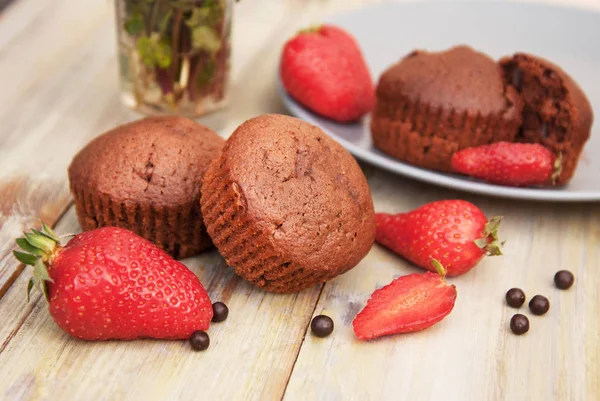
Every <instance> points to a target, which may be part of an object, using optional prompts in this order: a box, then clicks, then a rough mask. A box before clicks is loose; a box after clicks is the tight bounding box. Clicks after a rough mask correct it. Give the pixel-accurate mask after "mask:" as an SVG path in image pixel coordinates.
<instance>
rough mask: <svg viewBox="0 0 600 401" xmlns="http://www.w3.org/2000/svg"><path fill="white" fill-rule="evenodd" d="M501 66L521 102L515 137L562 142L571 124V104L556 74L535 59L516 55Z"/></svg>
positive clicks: (533, 140) (542, 141)
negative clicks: (520, 118) (509, 61)
mask: <svg viewBox="0 0 600 401" xmlns="http://www.w3.org/2000/svg"><path fill="white" fill-rule="evenodd" d="M504 69H505V71H506V76H507V77H508V78H509V83H510V84H512V85H513V86H514V87H515V88H516V89H517V90H518V91H519V93H520V94H521V97H522V98H523V100H524V103H525V107H524V109H523V126H522V127H521V130H520V132H519V135H518V139H520V140H524V141H526V142H540V143H544V144H547V145H550V144H552V145H554V146H556V145H557V144H559V143H562V142H563V141H564V140H565V137H566V133H567V131H568V129H569V126H570V124H571V117H570V113H571V105H570V104H569V103H568V102H567V101H566V91H565V89H564V87H563V85H562V80H561V79H560V77H559V76H558V74H557V73H556V72H555V71H553V70H551V69H550V68H546V67H544V66H542V65H540V64H539V63H536V62H535V61H528V60H525V59H519V58H516V59H515V60H514V62H512V63H510V64H508V65H505V66H504Z"/></svg>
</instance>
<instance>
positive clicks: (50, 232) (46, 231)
mask: <svg viewBox="0 0 600 401" xmlns="http://www.w3.org/2000/svg"><path fill="white" fill-rule="evenodd" d="M42 232H43V233H44V235H46V236H48V237H50V238H51V239H53V240H54V241H56V242H60V238H58V235H56V233H55V232H54V230H52V229H51V228H50V227H49V226H48V225H47V224H46V223H44V222H43V221H42Z"/></svg>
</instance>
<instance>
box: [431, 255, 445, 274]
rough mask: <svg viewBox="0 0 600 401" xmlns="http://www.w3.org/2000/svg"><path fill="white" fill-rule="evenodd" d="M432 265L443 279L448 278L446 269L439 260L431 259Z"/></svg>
mask: <svg viewBox="0 0 600 401" xmlns="http://www.w3.org/2000/svg"><path fill="white" fill-rule="evenodd" d="M431 264H432V265H433V267H435V270H436V271H437V272H438V274H439V275H440V276H442V278H444V277H446V269H445V268H444V266H443V265H442V264H441V263H440V262H439V260H436V259H433V258H431Z"/></svg>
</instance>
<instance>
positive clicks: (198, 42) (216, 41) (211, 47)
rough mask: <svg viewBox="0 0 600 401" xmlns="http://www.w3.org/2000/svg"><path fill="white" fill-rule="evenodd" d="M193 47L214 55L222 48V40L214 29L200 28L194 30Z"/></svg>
mask: <svg viewBox="0 0 600 401" xmlns="http://www.w3.org/2000/svg"><path fill="white" fill-rule="evenodd" d="M192 46H193V47H194V49H202V50H205V51H207V52H209V53H213V54H214V53H216V52H217V51H218V50H219V48H220V47H221V39H220V38H219V36H218V35H217V34H216V33H215V31H214V30H213V29H211V28H209V27H207V26H198V27H196V28H194V29H193V30H192Z"/></svg>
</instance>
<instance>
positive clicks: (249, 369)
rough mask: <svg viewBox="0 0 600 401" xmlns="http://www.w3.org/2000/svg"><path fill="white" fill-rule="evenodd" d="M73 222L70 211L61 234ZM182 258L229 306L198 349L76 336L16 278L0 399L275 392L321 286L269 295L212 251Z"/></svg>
mask: <svg viewBox="0 0 600 401" xmlns="http://www.w3.org/2000/svg"><path fill="white" fill-rule="evenodd" d="M78 229H79V227H78V225H77V222H76V219H75V213H74V210H73V209H71V210H70V211H69V212H68V213H67V215H66V216H65V218H64V219H63V220H62V221H61V224H60V226H59V227H58V231H59V232H72V231H74V230H78ZM185 263H186V265H187V266H188V267H189V268H190V269H191V270H192V271H193V272H194V273H196V274H197V275H198V276H199V277H200V280H201V281H202V282H203V283H204V284H205V286H206V288H207V290H208V292H209V294H210V296H211V299H213V300H215V301H216V300H221V301H224V302H225V303H226V304H227V305H228V306H229V310H230V313H229V317H228V319H227V320H226V321H225V322H222V323H218V324H213V325H212V326H211V328H210V330H209V334H210V337H211V346H210V348H209V349H208V350H207V351H205V352H202V353H198V352H194V351H192V350H191V348H190V347H189V344H188V343H187V342H186V341H152V340H143V341H121V342H119V341H109V342H85V341H79V340H76V339H73V338H71V337H69V336H68V335H67V334H65V333H64V332H62V331H61V330H60V329H59V328H58V326H57V325H56V324H55V323H54V321H53V320H52V319H51V317H50V315H49V313H48V310H47V307H46V305H45V302H44V301H39V302H37V303H36V304H35V306H34V307H33V308H32V307H31V306H25V300H24V294H25V284H26V280H25V279H24V278H21V277H20V278H19V280H17V282H15V284H14V285H13V286H11V288H10V289H9V291H8V292H7V294H6V295H5V297H4V299H3V300H2V302H0V316H6V317H8V319H7V321H5V322H4V323H6V324H4V323H3V325H2V326H1V329H0V334H1V335H2V337H1V338H0V344H2V342H5V343H6V340H7V339H9V340H10V341H8V343H7V344H6V345H5V349H4V350H3V351H1V352H0V399H6V400H19V399H24V400H25V399H50V398H51V399H60V400H69V399H72V400H83V399H86V400H118V399H129V400H138V399H144V400H164V399H177V400H193V399H207V400H227V399H249V400H250V399H252V400H265V399H280V398H281V396H282V394H283V390H284V388H285V384H286V382H287V378H288V377H289V374H290V371H291V369H292V366H293V363H294V360H295V356H296V354H297V352H298V349H299V347H300V344H301V342H302V341H301V339H302V336H303V335H304V329H305V328H306V326H307V324H308V322H309V319H310V313H311V312H312V308H313V306H314V303H315V302H316V299H317V296H318V294H319V291H320V286H317V287H314V288H312V289H310V290H307V291H303V292H301V293H298V294H290V295H275V294H269V293H266V292H264V291H262V290H260V289H257V288H255V287H252V286H251V285H250V284H248V283H247V282H245V281H242V280H241V279H239V278H238V277H237V276H235V275H234V274H233V269H230V268H228V267H226V266H225V263H224V260H223V259H222V258H221V257H220V256H219V255H218V254H217V253H216V252H215V251H213V252H210V253H208V254H205V255H203V256H201V257H197V258H193V259H188V260H186V261H185ZM28 273H29V272H27V273H24V274H23V275H22V277H25V276H26V274H28ZM16 311H20V313H19V314H15V312H16ZM8 326H10V327H13V330H11V331H7V330H6V328H7V327H8ZM15 328H16V329H17V330H16V332H15V330H14V329H15Z"/></svg>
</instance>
